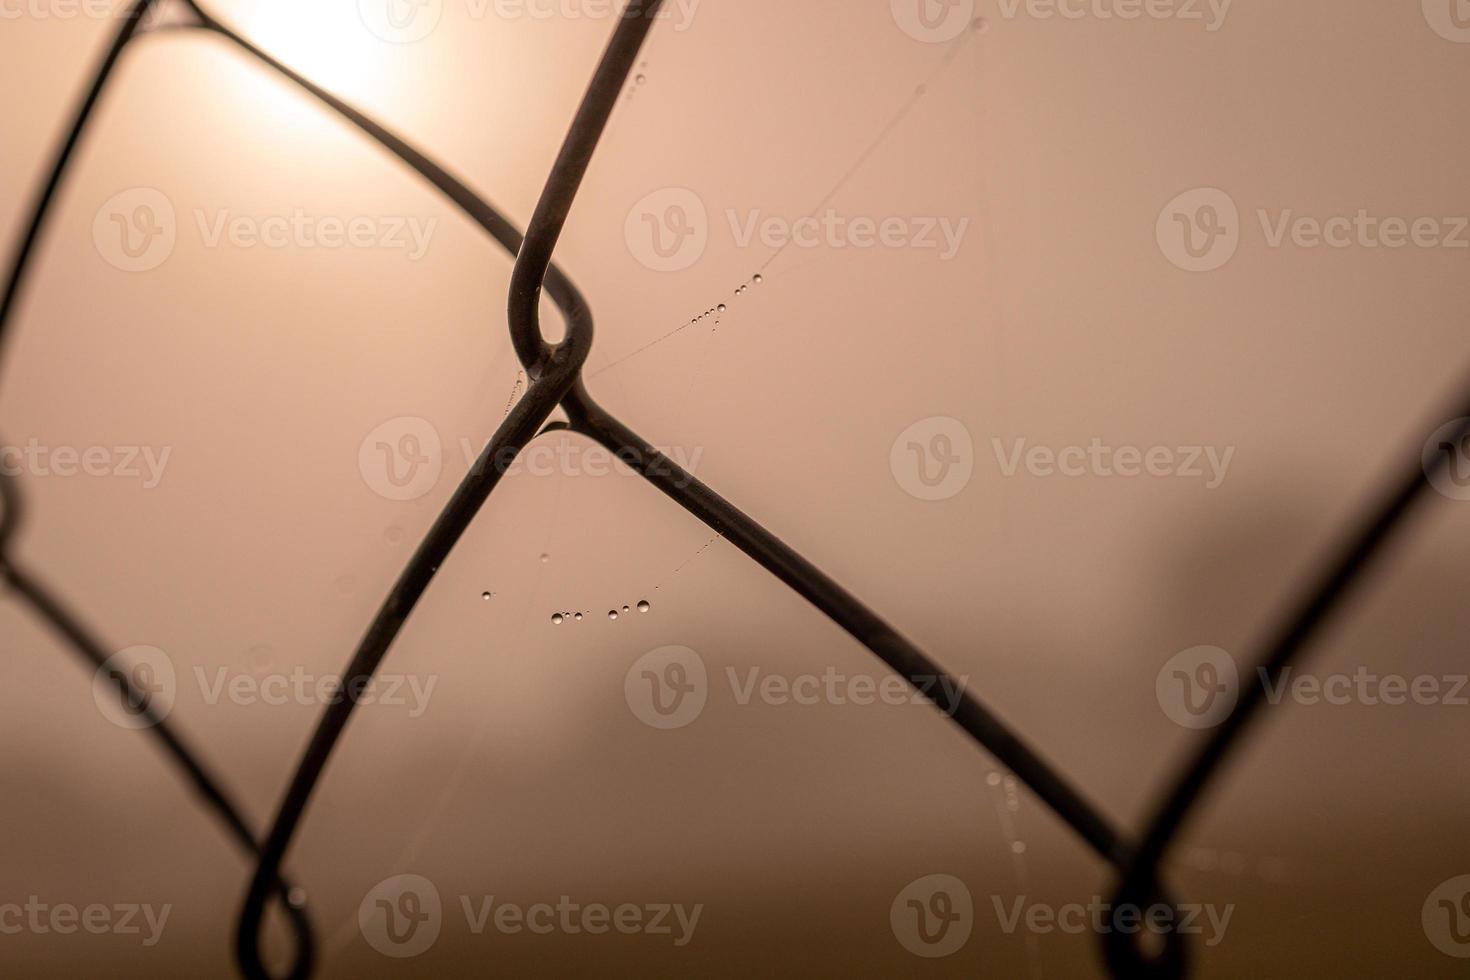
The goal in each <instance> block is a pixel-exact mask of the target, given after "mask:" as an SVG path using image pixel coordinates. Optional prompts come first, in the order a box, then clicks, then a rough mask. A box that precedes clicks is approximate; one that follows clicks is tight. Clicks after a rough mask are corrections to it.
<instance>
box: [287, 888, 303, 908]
mask: <svg viewBox="0 0 1470 980" xmlns="http://www.w3.org/2000/svg"><path fill="white" fill-rule="evenodd" d="M286 902H287V903H288V904H289V905H290V906H291V907H292V908H293V909H299V908H304V907H305V906H306V889H305V888H302V887H301V886H300V885H297V886H296V887H295V888H292V889H291V890H290V891H289V892H287V893H286Z"/></svg>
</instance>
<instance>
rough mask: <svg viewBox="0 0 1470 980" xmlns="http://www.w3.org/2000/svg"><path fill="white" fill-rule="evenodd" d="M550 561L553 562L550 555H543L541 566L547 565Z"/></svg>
mask: <svg viewBox="0 0 1470 980" xmlns="http://www.w3.org/2000/svg"><path fill="white" fill-rule="evenodd" d="M549 561H551V556H550V555H542V556H541V564H543V565H544V564H546V563H547V562H549Z"/></svg>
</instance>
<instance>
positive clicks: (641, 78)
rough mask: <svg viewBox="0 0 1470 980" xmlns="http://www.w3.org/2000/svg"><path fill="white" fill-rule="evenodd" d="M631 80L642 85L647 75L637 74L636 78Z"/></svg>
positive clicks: (646, 79)
mask: <svg viewBox="0 0 1470 980" xmlns="http://www.w3.org/2000/svg"><path fill="white" fill-rule="evenodd" d="M633 81H635V82H637V83H638V84H639V85H642V84H643V83H644V82H646V81H648V77H647V76H646V75H639V76H638V77H637V78H635V79H633Z"/></svg>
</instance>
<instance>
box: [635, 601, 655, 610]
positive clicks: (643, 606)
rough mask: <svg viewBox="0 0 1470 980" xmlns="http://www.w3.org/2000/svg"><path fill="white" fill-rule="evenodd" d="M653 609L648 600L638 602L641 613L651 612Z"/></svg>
mask: <svg viewBox="0 0 1470 980" xmlns="http://www.w3.org/2000/svg"><path fill="white" fill-rule="evenodd" d="M652 608H653V607H652V606H650V605H649V604H648V600H647V599H639V600H638V611H639V612H648V610H650V609H652Z"/></svg>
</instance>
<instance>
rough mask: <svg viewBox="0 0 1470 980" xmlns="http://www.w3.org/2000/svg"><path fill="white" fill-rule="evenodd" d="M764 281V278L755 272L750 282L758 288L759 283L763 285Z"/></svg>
mask: <svg viewBox="0 0 1470 980" xmlns="http://www.w3.org/2000/svg"><path fill="white" fill-rule="evenodd" d="M765 281H766V277H765V276H763V275H761V274H760V273H759V272H757V273H756V274H755V278H753V279H751V282H753V283H755V284H756V285H757V286H759V285H760V284H761V283H763V282H765Z"/></svg>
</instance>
